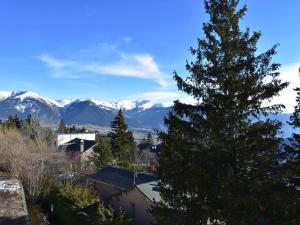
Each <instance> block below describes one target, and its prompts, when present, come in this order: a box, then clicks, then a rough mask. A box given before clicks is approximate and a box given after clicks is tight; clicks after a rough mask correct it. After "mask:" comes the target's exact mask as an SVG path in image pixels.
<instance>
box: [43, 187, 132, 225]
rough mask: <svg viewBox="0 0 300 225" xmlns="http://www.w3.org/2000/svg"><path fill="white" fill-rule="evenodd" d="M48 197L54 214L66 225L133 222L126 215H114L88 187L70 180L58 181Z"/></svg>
mask: <svg viewBox="0 0 300 225" xmlns="http://www.w3.org/2000/svg"><path fill="white" fill-rule="evenodd" d="M47 199H48V202H49V204H51V205H53V207H54V212H53V213H54V216H55V217H57V218H58V219H59V220H60V221H62V222H63V223H64V224H65V225H86V224H89V225H100V224H104V225H114V224H115V225H130V224H132V222H131V221H130V220H129V219H128V218H127V217H126V216H124V215H119V214H118V215H113V213H112V211H111V210H110V209H109V208H107V207H105V206H104V205H103V203H102V202H101V201H100V200H99V198H98V197H97V196H95V195H94V194H93V193H92V192H91V191H90V190H89V189H88V188H86V187H81V186H76V185H73V184H71V183H70V182H67V183H65V184H63V183H60V182H57V183H56V184H55V185H54V187H53V189H52V190H51V191H50V193H49V195H48V197H47Z"/></svg>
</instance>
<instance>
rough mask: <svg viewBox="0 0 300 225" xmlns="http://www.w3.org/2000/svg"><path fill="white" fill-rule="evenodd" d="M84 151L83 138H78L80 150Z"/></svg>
mask: <svg viewBox="0 0 300 225" xmlns="http://www.w3.org/2000/svg"><path fill="white" fill-rule="evenodd" d="M83 151H84V140H80V152H83Z"/></svg>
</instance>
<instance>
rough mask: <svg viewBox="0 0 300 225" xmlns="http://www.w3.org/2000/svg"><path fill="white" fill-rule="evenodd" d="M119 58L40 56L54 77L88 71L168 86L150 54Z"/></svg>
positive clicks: (76, 76) (73, 76) (75, 74)
mask: <svg viewBox="0 0 300 225" xmlns="http://www.w3.org/2000/svg"><path fill="white" fill-rule="evenodd" d="M119 58H120V59H119V60H117V61H114V62H111V63H106V64H103V63H99V62H96V63H86V62H80V61H70V60H62V59H58V58H55V57H53V56H50V55H47V54H43V55H41V56H39V57H38V59H39V60H41V61H42V62H44V63H45V64H46V65H47V67H49V68H51V69H52V71H51V72H52V75H53V76H54V77H65V78H79V77H84V76H86V73H87V72H89V73H95V74H101V75H108V76H122V77H135V78H140V79H148V80H153V81H155V82H157V83H158V84H159V85H160V86H161V87H166V86H168V82H167V78H166V77H167V76H166V74H165V73H163V72H162V71H161V70H160V68H159V66H158V64H157V63H156V62H155V60H154V58H153V57H152V56H151V55H149V54H125V53H119Z"/></svg>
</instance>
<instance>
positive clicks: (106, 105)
mask: <svg viewBox="0 0 300 225" xmlns="http://www.w3.org/2000/svg"><path fill="white" fill-rule="evenodd" d="M86 100H87V101H91V102H93V103H94V104H96V105H97V106H102V107H104V108H108V109H115V104H114V103H111V102H105V101H102V100H98V99H86Z"/></svg>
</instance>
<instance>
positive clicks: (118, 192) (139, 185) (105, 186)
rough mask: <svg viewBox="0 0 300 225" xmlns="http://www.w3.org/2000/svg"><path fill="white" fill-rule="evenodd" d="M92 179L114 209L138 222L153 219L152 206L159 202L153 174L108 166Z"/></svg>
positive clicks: (152, 220)
mask: <svg viewBox="0 0 300 225" xmlns="http://www.w3.org/2000/svg"><path fill="white" fill-rule="evenodd" d="M91 181H92V185H93V187H94V189H95V190H96V192H97V193H98V194H99V195H100V197H101V199H102V200H103V201H105V202H106V203H108V204H109V205H110V206H111V207H112V208H113V209H114V210H116V211H122V212H125V213H126V214H128V215H129V216H130V217H131V218H133V219H134V221H135V222H136V224H137V225H148V224H149V225H150V224H151V223H152V222H154V218H153V216H152V215H151V208H152V205H153V203H154V202H155V201H160V191H159V188H158V185H157V181H158V178H157V177H156V176H153V175H150V174H147V173H137V172H132V171H129V170H126V169H123V168H119V167H111V166H108V167H105V168H104V169H102V170H100V171H98V172H97V173H96V174H95V175H94V176H93V177H92V178H91Z"/></svg>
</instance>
